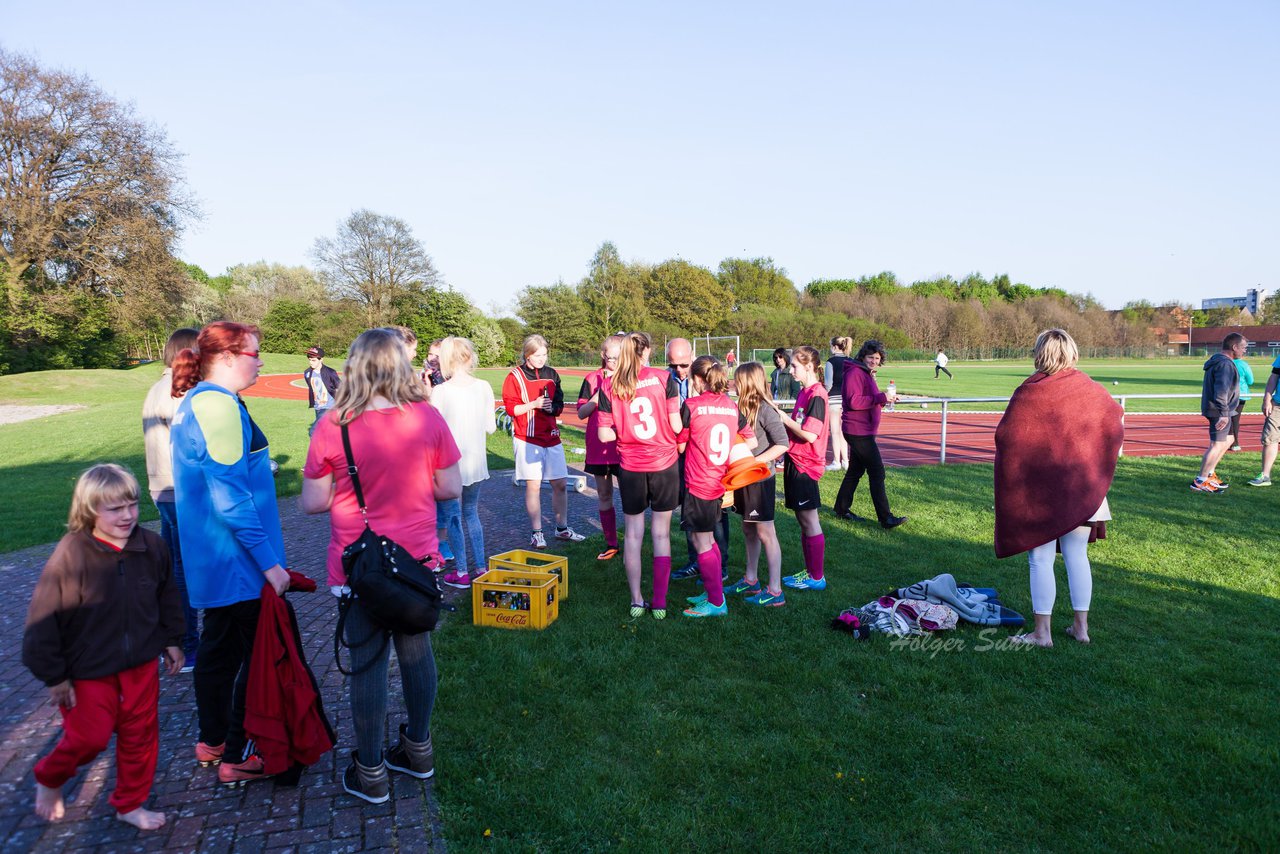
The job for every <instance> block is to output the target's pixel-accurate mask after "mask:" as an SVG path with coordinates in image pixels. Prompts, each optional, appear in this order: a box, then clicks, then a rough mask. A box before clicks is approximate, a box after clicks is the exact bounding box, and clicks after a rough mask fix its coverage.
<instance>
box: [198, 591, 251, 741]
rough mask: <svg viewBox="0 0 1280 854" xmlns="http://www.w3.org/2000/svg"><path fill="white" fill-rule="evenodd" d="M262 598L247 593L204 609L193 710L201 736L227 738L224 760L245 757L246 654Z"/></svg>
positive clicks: (247, 654)
mask: <svg viewBox="0 0 1280 854" xmlns="http://www.w3.org/2000/svg"><path fill="white" fill-rule="evenodd" d="M261 610H262V603H261V602H260V601H259V600H257V599H248V600H245V601H244V602H237V603H235V604H234V605H224V606H223V607H221V608H206V609H205V610H204V630H203V631H202V632H201V633H200V650H199V652H198V653H197V654H196V670H195V680H194V681H195V689H196V715H197V717H198V719H199V721H200V740H201V741H203V742H204V743H205V744H208V745H219V744H223V743H225V744H226V746H227V747H226V753H225V754H224V755H225V757H226V761H227V762H233V763H239V762H242V761H244V751H245V735H244V701H245V689H246V687H247V685H248V683H249V658H250V655H251V653H252V652H253V639H254V635H255V634H256V633H257V631H258V614H259V613H260V612H261Z"/></svg>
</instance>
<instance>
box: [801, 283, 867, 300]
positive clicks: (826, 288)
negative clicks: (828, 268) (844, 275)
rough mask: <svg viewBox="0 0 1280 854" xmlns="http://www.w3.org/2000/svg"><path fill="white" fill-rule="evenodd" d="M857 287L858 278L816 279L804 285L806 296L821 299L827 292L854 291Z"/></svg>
mask: <svg viewBox="0 0 1280 854" xmlns="http://www.w3.org/2000/svg"><path fill="white" fill-rule="evenodd" d="M857 289H858V280H857V279H814V280H813V281H812V282H810V283H809V284H807V285H805V286H804V293H805V296H809V297H813V298H814V299H819V298H821V297H824V296H826V295H827V294H834V293H852V292H853V291H856V290H857Z"/></svg>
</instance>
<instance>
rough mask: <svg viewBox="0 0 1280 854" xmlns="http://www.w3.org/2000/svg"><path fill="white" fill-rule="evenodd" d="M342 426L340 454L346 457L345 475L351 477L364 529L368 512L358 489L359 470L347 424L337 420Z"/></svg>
mask: <svg viewBox="0 0 1280 854" xmlns="http://www.w3.org/2000/svg"><path fill="white" fill-rule="evenodd" d="M338 420H339V423H340V424H341V426H342V452H343V453H344V454H345V455H346V457H347V474H348V475H350V476H351V486H352V487H354V488H355V491H356V501H357V502H358V503H359V504H360V514H361V515H362V516H364V524H365V527H368V525H369V512H368V510H367V509H366V507H365V503H364V490H363V489H361V488H360V468H359V466H357V465H356V455H355V454H353V453H352V452H351V433H350V431H349V430H348V429H347V423H346V422H345V421H342V419H341V418H339V419H338Z"/></svg>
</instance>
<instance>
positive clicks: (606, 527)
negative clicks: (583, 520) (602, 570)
mask: <svg viewBox="0 0 1280 854" xmlns="http://www.w3.org/2000/svg"><path fill="white" fill-rule="evenodd" d="M600 529H601V530H603V531H604V544H605V545H606V546H608V547H609V548H611V549H616V548H617V547H618V511H617V510H614V509H613V508H612V507H610V508H609V509H608V510H601V511H600Z"/></svg>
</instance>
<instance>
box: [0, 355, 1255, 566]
mask: <svg viewBox="0 0 1280 854" xmlns="http://www.w3.org/2000/svg"><path fill="white" fill-rule="evenodd" d="M264 361H265V366H264V368H263V373H264V374H265V373H296V372H301V371H302V370H303V368H305V367H306V360H305V359H304V358H303V357H302V356H300V355H293V354H266V355H265V356H264ZM1199 366H1200V361H1199V360H1198V359H1194V360H1187V359H1183V360H1174V359H1171V360H1163V361H1146V360H1132V361H1126V362H1117V361H1110V362H1098V363H1095V364H1090V363H1087V362H1086V363H1082V364H1081V368H1082V369H1084V370H1086V371H1088V372H1089V373H1090V374H1091V375H1092V376H1093V377H1094V378H1095V379H1098V380H1099V381H1102V382H1104V383H1106V384H1107V385H1108V387H1109V388H1111V390H1112V391H1113V392H1117V393H1119V392H1126V391H1128V392H1132V393H1198V392H1199V388H1200V375H1201V370H1200V367H1199ZM952 368H953V372H954V373H955V375H956V379H955V380H947V379H946V378H945V377H943V378H941V379H939V380H936V381H935V380H934V379H933V367H932V366H931V365H920V364H914V365H894V364H892V363H890V364H889V366H887V367H886V368H884V369H883V370H882V372H881V374H880V377H881V380H882V385H887V384H888V381H889V380H890V379H893V380H894V381H895V382H896V383H897V385H898V388H899V390H900V391H901V392H904V393H908V394H922V395H924V394H928V395H937V394H940V393H943V392H945V393H946V395H947V396H949V397H979V396H981V397H997V396H1007V395H1009V394H1011V393H1012V392H1013V390H1014V389H1015V388H1016V387H1017V385H1018V383H1020V382H1021V381H1022V380H1023V379H1024V378H1025V377H1026V376H1027V374H1028V373H1030V370H1031V366H1030V365H1029V364H1023V363H1021V362H953V363H952ZM1253 368H1254V373H1255V375H1256V376H1257V377H1258V383H1257V384H1256V385H1255V389H1256V390H1257V391H1260V390H1261V388H1262V385H1263V383H1264V382H1265V379H1266V376H1267V374H1268V373H1269V362H1266V361H1264V360H1255V362H1254V363H1253ZM160 371H161V368H160V365H158V364H154V363H153V364H149V365H141V366H138V367H134V368H130V369H127V370H114V371H113V370H89V371H46V372H41V373H31V374H16V375H12V376H5V377H0V403H10V404H29V405H42V404H70V405H80V406H84V407H85V408H84V409H82V410H79V411H76V412H67V413H63V414H60V415H55V416H50V417H46V418H39V419H35V420H31V421H24V422H20V423H17V424H8V425H0V458H2V459H3V460H4V466H5V478H6V480H8V482H10V483H13V484H15V485H16V484H21V485H22V486H23V487H24V489H23V496H24V499H23V500H22V501H10V502H7V503H6V504H5V506H4V507H3V508H0V551H8V550H11V549H15V548H20V547H23V546H27V545H33V544H36V543H42V542H49V541H51V540H55V539H57V538H58V536H60V534H61V531H62V525H63V523H64V521H65V518H66V511H67V507H68V506H69V504H70V500H71V487H72V485H73V484H74V482H75V478H76V476H77V475H78V474H79V473H80V472H81V471H83V470H84V469H85V468H87V467H88V466H90V465H92V464H94V463H96V462H103V461H114V462H120V463H123V464H124V465H126V466H128V467H129V468H130V469H132V470H133V471H134V472H135V473H137V474H138V475H139V476H142V475H144V474H145V470H146V466H145V463H144V459H143V451H142V427H141V415H140V413H141V407H142V399H143V397H144V396H145V395H146V392H147V389H148V388H149V387H150V386H151V384H152V383H153V382H155V379H156V378H157V377H158V376H159V375H160ZM506 373H507V369H503V368H487V369H484V370H482V371H480V372H479V374H478V376H480V377H481V378H483V379H485V380H487V381H488V382H489V383H490V384H491V385H492V386H493V387H494V390H495V396H500V394H501V385H502V379H503V377H505V376H506ZM1112 380H1119V382H1120V385H1119V386H1111V385H1110V383H1111V381H1112ZM580 383H581V381H580V380H579V379H578V378H577V377H576V376H566V378H565V381H564V387H565V393H566V396H567V397H568V398H570V399H572V400H576V395H577V392H578V387H579V385H580ZM1175 404H1181V405H1180V406H1176V407H1175ZM1256 405H1257V404H1256V403H1255V404H1254V407H1255V408H1254V409H1253V410H1252V411H1256ZM1129 406H1130V409H1132V410H1135V411H1152V410H1173V409H1175V408H1176V409H1179V410H1181V411H1197V410H1198V409H1199V405H1198V403H1197V402H1196V401H1194V400H1188V401H1130V402H1129ZM249 407H250V410H251V411H252V412H253V416H254V418H255V419H256V420H257V421H258V422H259V424H260V425H261V427H262V429H263V431H264V432H265V433H266V435H267V438H268V439H269V440H270V442H271V451H272V456H273V457H274V458H275V459H276V460H277V461H278V462H279V463H280V479H279V485H280V494H281V495H283V496H289V495H296V494H297V493H298V491H299V489H301V484H302V477H301V471H302V465H303V463H304V462H305V459H306V452H307V427H308V426H309V425H310V423H311V413H310V411H309V410H308V409H307V408H306V406H305V404H302V403H299V402H297V401H282V400H269V399H264V398H253V399H250V400H249ZM992 407H993V405H992V404H974V405H973V407H972V408H992ZM564 438H565V444H566V447H568V448H569V449H570V453H569V460H570V462H575V461H576V462H581V460H582V457H581V455H577V454H574V453H572V449H574V448H582V447H583V445H584V440H583V437H582V433H581V431H579V430H575V429H573V428H569V427H566V428H565V431H564ZM488 449H489V465H490V467H491V468H493V469H495V470H496V469H504V468H510V467H511V466H512V461H511V445H510V440H509V439H508V438H507V437H506V436H504V435H501V434H495V435H494V436H492V437H490V440H489V444H488ZM1255 463H1256V460H1249V461H1248V463H1247V464H1246V465H1243V467H1242V468H1243V471H1242V472H1241V474H1246V473H1247V475H1248V476H1249V477H1251V476H1253V475H1254V474H1256V473H1257V472H1256V465H1255ZM1227 466H1228V468H1229V467H1230V461H1229V462H1228V464H1227ZM1249 469H1253V471H1248V470H1249ZM150 518H154V508H151V507H150V506H149V504H148V503H147V502H143V519H144V520H147V519H150Z"/></svg>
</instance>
